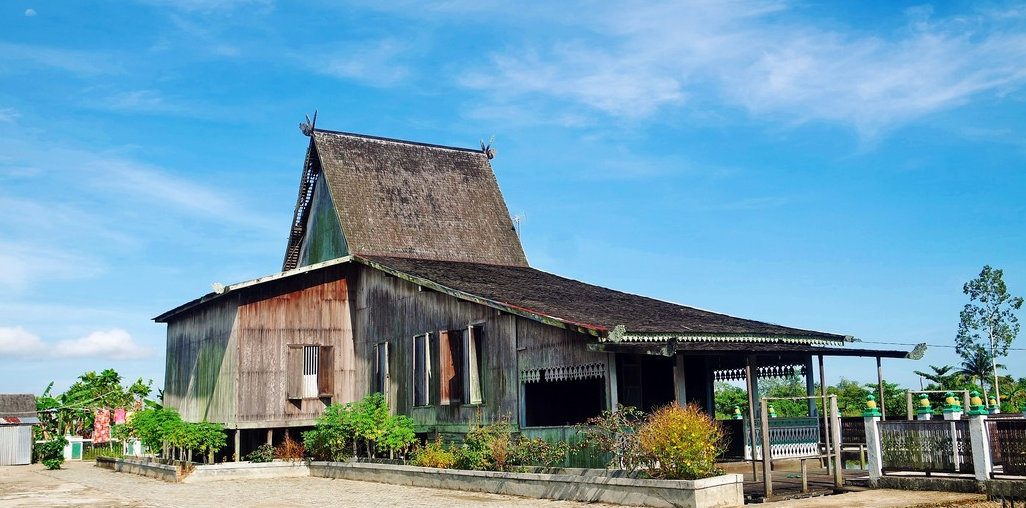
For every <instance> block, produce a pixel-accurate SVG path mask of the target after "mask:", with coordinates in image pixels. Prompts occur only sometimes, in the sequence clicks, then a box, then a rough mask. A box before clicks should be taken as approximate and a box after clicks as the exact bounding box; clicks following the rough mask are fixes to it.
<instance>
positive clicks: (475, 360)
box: [462, 324, 485, 405]
mask: <svg viewBox="0 0 1026 508" xmlns="http://www.w3.org/2000/svg"><path fill="white" fill-rule="evenodd" d="M484 335H485V334H484V326H482V325H481V324H473V325H470V326H468V327H467V330H466V333H464V334H463V395H462V397H463V401H464V404H468V405H480V404H484V387H483V386H482V384H481V370H482V363H483V362H482V356H483V355H482V354H481V349H482V342H483V339H484Z"/></svg>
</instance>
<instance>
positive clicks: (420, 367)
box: [410, 333, 431, 407]
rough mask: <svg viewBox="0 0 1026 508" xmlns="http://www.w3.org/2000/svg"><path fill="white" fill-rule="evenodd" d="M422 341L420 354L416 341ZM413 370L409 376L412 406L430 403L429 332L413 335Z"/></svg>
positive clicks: (422, 405)
mask: <svg viewBox="0 0 1026 508" xmlns="http://www.w3.org/2000/svg"><path fill="white" fill-rule="evenodd" d="M419 342H422V343H423V347H422V348H421V352H420V354H418V352H417V349H418V343H419ZM411 357H412V358H413V365H412V367H413V369H412V370H413V372H412V376H410V378H411V381H412V383H413V386H412V390H410V392H411V394H412V395H413V407H424V406H430V405H431V333H421V334H417V335H414V336H413V354H412V355H411Z"/></svg>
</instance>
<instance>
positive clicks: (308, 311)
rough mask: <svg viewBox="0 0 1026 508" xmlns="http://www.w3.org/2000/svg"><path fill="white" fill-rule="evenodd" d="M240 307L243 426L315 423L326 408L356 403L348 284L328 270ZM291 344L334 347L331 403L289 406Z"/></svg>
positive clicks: (311, 401) (307, 402) (274, 289)
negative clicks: (287, 391)
mask: <svg viewBox="0 0 1026 508" xmlns="http://www.w3.org/2000/svg"><path fill="white" fill-rule="evenodd" d="M249 300H251V301H250V302H249V303H246V304H243V305H241V306H240V307H239V320H238V328H237V330H238V335H239V348H240V351H241V353H242V354H241V355H240V359H239V394H238V421H239V422H240V423H260V422H265V423H270V424H271V425H273V426H287V425H290V424H309V423H310V422H311V421H312V420H313V419H315V418H316V417H317V416H319V415H320V414H321V412H322V411H323V410H324V408H325V406H326V404H328V403H333V402H342V403H345V402H352V401H353V400H355V394H356V392H355V377H356V367H355V366H356V360H355V355H354V353H355V351H354V349H353V330H352V324H351V320H350V310H349V296H348V291H347V284H346V279H345V277H344V276H342V275H340V274H339V273H338V272H337V271H332V270H327V271H322V272H317V273H316V274H310V275H308V276H306V277H301V278H294V279H290V280H288V281H287V283H286V284H282V285H279V286H278V287H273V285H271V286H268V288H266V289H264V290H261V294H259V295H257V294H254V295H251V296H250V298H249ZM289 344H306V345H330V346H333V347H332V354H334V355H335V358H334V371H335V372H334V376H333V380H334V386H333V389H332V396H331V398H330V400H328V399H303V400H301V401H299V400H296V401H289V400H288V398H287V396H286V380H287V375H288V372H287V365H286V359H287V350H288V345H289Z"/></svg>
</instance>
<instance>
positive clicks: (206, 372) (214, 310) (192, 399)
mask: <svg viewBox="0 0 1026 508" xmlns="http://www.w3.org/2000/svg"><path fill="white" fill-rule="evenodd" d="M238 307H239V301H238V298H237V297H233V296H226V297H224V298H221V299H220V300H218V301H216V302H214V303H212V304H211V305H207V306H204V307H202V308H199V309H197V310H194V311H190V312H189V313H188V314H186V315H184V316H180V317H177V318H176V319H175V320H174V321H171V322H169V323H168V325H167V326H168V329H167V359H166V367H165V370H164V405H165V406H167V407H171V408H174V409H177V410H178V412H179V414H181V415H182V418H183V419H184V420H186V421H190V422H199V421H204V420H205V421H210V422H217V423H223V424H226V425H230V424H232V423H234V421H235V394H236V390H235V380H236V378H237V372H238V370H237V369H238V354H237V352H238V336H237V335H236V334H235V333H234V332H233V329H234V326H233V325H234V323H235V321H236V316H237V312H236V311H237V309H238Z"/></svg>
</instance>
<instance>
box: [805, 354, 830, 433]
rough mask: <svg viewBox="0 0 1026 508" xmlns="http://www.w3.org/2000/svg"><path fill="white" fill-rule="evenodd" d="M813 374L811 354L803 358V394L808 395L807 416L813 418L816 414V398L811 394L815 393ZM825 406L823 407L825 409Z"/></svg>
mask: <svg viewBox="0 0 1026 508" xmlns="http://www.w3.org/2000/svg"><path fill="white" fill-rule="evenodd" d="M815 379H816V378H815V376H813V374H812V355H809V356H808V358H806V359H805V395H808V396H809V399H808V402H809V416H810V417H812V418H815V417H816V416H817V415H816V399H814V398H813V396H815V395H816V381H815ZM825 409H826V408H824V410H825Z"/></svg>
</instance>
